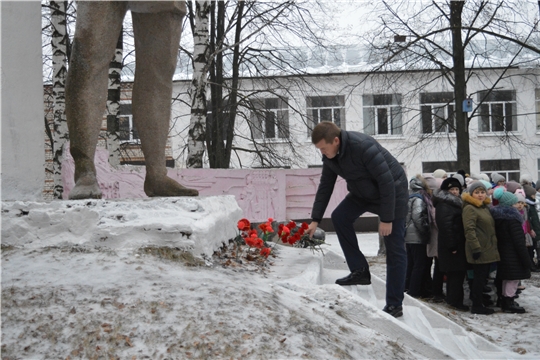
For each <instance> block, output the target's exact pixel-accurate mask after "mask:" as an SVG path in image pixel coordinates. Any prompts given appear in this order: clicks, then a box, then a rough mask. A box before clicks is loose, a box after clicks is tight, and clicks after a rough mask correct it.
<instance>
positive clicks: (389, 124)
mask: <svg viewBox="0 0 540 360" xmlns="http://www.w3.org/2000/svg"><path fill="white" fill-rule="evenodd" d="M362 100H363V105H364V132H365V133H366V134H368V135H401V134H402V133H403V132H402V119H401V94H382V95H363V96H362Z"/></svg>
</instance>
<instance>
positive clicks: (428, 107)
mask: <svg viewBox="0 0 540 360" xmlns="http://www.w3.org/2000/svg"><path fill="white" fill-rule="evenodd" d="M428 97H432V98H437V97H440V99H426V98H428ZM445 98H446V99H448V100H447V101H445V100H444V99H445ZM430 100H431V101H430ZM436 100H438V101H436ZM434 109H435V110H443V111H444V115H443V117H440V116H439V115H438V114H437V113H436V112H434ZM428 111H429V114H430V115H429V116H430V119H429V120H430V125H431V126H430V131H429V132H428V131H426V129H427V121H426V114H427V112H428ZM455 114H456V113H455V101H454V94H453V93H452V92H429V93H421V94H420V123H421V124H420V125H421V129H422V131H421V133H422V134H434V135H442V134H447V135H448V134H454V135H455V133H456V116H455ZM439 124H440V125H439ZM443 128H444V130H443V131H441V129H443Z"/></svg>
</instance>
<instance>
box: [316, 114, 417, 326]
mask: <svg viewBox="0 0 540 360" xmlns="http://www.w3.org/2000/svg"><path fill="white" fill-rule="evenodd" d="M311 141H312V142H313V144H314V145H315V147H317V148H318V149H319V150H320V151H321V153H322V155H323V158H322V160H323V169H322V174H321V181H320V184H319V188H318V189H317V194H316V195H315V202H314V204H313V209H312V211H311V218H312V220H313V221H312V222H311V224H310V225H309V229H308V233H309V234H310V235H312V234H313V232H314V231H315V229H316V228H317V225H318V224H319V222H320V221H321V220H322V218H323V215H324V212H325V210H326V207H327V205H328V202H329V201H330V197H331V196H332V192H333V190H334V184H335V183H336V179H337V177H338V175H339V176H341V177H342V178H343V179H345V181H346V182H347V190H349V194H347V196H346V197H345V199H343V201H342V202H341V203H340V204H339V205H338V206H337V207H336V209H335V210H334V211H333V213H332V223H333V225H334V228H335V230H336V234H337V236H338V239H339V243H340V245H341V248H342V249H343V253H344V254H345V259H346V261H347V265H348V267H349V270H350V271H351V274H349V275H348V276H346V277H344V278H341V279H338V280H336V284H339V285H369V284H371V275H370V273H369V265H368V263H367V260H366V258H365V256H364V254H362V252H361V251H360V248H359V246H358V239H357V238H356V232H355V231H354V226H353V224H354V222H355V221H356V219H358V217H359V216H360V215H362V214H363V213H365V212H371V213H374V214H377V215H379V218H380V224H379V234H380V235H382V236H384V242H385V245H386V256H387V259H386V264H387V279H386V306H385V307H384V309H383V310H384V311H386V312H387V313H389V314H390V315H392V316H394V317H399V316H402V315H403V309H402V303H403V291H404V289H405V274H406V269H407V253H406V251H405V242H404V236H405V218H406V216H407V201H408V198H409V197H408V182H407V177H406V175H405V172H404V171H403V168H402V167H401V165H400V164H399V162H398V161H397V160H396V159H395V158H394V157H393V156H392V155H391V154H390V153H389V152H388V151H387V150H386V149H385V148H383V147H382V146H381V145H380V144H379V143H378V142H377V141H376V140H375V139H373V138H372V137H371V136H368V135H365V134H362V133H359V132H355V131H345V130H341V129H340V128H339V127H337V126H336V125H335V124H334V123H331V122H321V123H319V124H318V125H317V126H315V128H314V129H313V132H312V134H311Z"/></svg>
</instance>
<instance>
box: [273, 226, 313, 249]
mask: <svg viewBox="0 0 540 360" xmlns="http://www.w3.org/2000/svg"><path fill="white" fill-rule="evenodd" d="M308 228H309V225H308V224H307V223H305V222H303V223H302V224H300V226H298V225H297V224H296V222H294V221H290V222H289V223H288V224H279V227H278V236H279V238H280V239H281V241H282V242H283V243H284V244H290V245H292V246H294V247H300V248H307V247H309V248H311V250H317V251H319V250H320V251H322V249H321V247H320V245H321V244H324V240H318V239H314V238H310V237H309V234H307V233H306V230H307V229H308Z"/></svg>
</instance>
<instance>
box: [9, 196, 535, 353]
mask: <svg viewBox="0 0 540 360" xmlns="http://www.w3.org/2000/svg"><path fill="white" fill-rule="evenodd" d="M220 201H222V200H212V199H211V198H207V199H200V200H195V201H194V203H192V204H191V205H190V206H186V205H185V203H184V202H183V201H180V204H177V203H174V204H177V206H176V207H175V208H173V205H171V202H170V201H168V200H156V201H154V202H153V203H152V202H151V201H150V204H153V205H152V206H153V207H154V209H151V211H150V210H149V209H148V207H150V208H152V206H147V205H148V204H149V202H148V201H146V203H145V204H146V205H145V206H142V205H140V203H138V202H135V203H134V202H130V201H125V202H122V201H119V202H109V205H107V206H105V205H104V203H103V202H99V201H98V202H97V203H96V202H88V203H81V202H62V204H63V205H62V206H65V205H67V206H70V208H69V209H70V210H72V211H74V213H73V214H77V213H78V214H79V215H80V217H75V216H74V215H73V214H71V215H69V218H70V219H71V220H70V221H64V222H62V221H60V220H59V218H60V215H59V214H61V213H62V211H65V212H66V213H70V211H69V210H68V208H62V209H60V207H58V204H54V205H40V206H35V205H34V206H27V207H26V208H24V206H25V205H24V204H22V205H21V204H18V205H16V206H15V205H14V204H11V203H10V204H7V203H3V209H2V210H3V216H2V264H1V267H2V347H1V351H2V359H41V358H64V359H66V358H70V359H77V358H85V359H86V358H88V359H101V358H103V359H105V358H119V359H143V358H149V359H160V358H161V359H167V358H169V359H184V358H192V359H203V358H204V359H214V358H215V359H220V358H228V359H229V358H235V359H236V358H252V359H260V358H262V359H264V358H267V359H292V358H307V359H331V358H350V359H361V358H362V359H364V358H370V359H373V358H379V359H386V358H404V359H416V358H540V350H539V349H538V346H537V344H538V339H539V338H540V326H538V323H539V318H540V316H539V315H540V308H539V306H540V290H539V281H540V276H539V275H538V274H537V273H535V274H533V279H531V280H526V281H524V282H523V283H524V285H525V286H526V287H527V288H526V289H525V290H524V291H523V293H522V294H521V296H520V298H519V299H518V302H519V303H520V304H521V305H522V306H524V307H525V308H526V309H527V311H528V312H527V313H526V314H521V315H519V314H504V313H502V312H500V311H497V312H496V313H495V314H494V315H491V316H481V315H473V314H471V313H468V312H466V313H461V312H455V311H452V310H450V309H449V308H447V307H446V306H445V305H443V304H434V303H427V302H423V301H419V300H416V299H412V298H410V297H408V296H406V301H405V306H404V313H405V314H404V316H403V317H401V318H399V319H394V318H392V317H390V316H388V315H387V314H385V313H383V312H382V311H381V310H380V309H381V308H382V306H384V277H385V276H384V269H385V267H384V258H382V257H377V255H376V254H377V250H378V240H377V235H376V234H372V233H368V234H359V235H358V238H359V241H360V247H361V249H362V250H363V251H364V252H365V254H366V255H367V256H369V261H370V266H371V271H372V274H373V284H372V285H370V286H350V287H340V286H338V285H335V284H334V283H333V282H334V280H335V278H336V277H340V276H344V275H346V274H347V273H348V272H347V270H346V266H345V264H344V261H343V257H342V253H341V250H340V247H339V244H338V243H337V239H336V236H335V235H334V234H327V239H326V242H327V245H323V250H324V253H325V255H324V256H323V255H322V254H321V253H320V252H312V251H311V250H310V249H298V248H292V247H287V246H283V245H276V246H275V249H274V250H275V252H274V256H270V257H269V258H268V260H267V264H266V266H249V264H246V263H244V264H241V265H235V266H233V265H228V266H224V265H223V262H222V261H221V259H220V258H219V257H218V256H213V257H210V256H207V257H206V258H205V260H201V259H199V258H194V257H191V256H189V253H185V252H182V251H180V250H174V249H173V250H171V251H169V252H163V251H161V250H163V249H165V248H167V247H169V246H174V245H173V244H174V236H177V237H178V238H182V239H181V240H180V242H179V243H181V244H183V245H186V244H187V246H191V247H192V248H193V249H198V250H200V249H206V248H207V247H205V246H204V244H193V241H194V239H196V241H198V242H206V243H209V244H215V241H216V240H215V239H219V238H221V237H223V236H228V231H230V227H231V226H232V228H233V229H234V227H235V225H236V220H232V221H231V220H230V219H232V218H236V215H237V213H236V212H235V211H231V212H230V213H229V214H226V215H224V216H225V218H228V219H229V222H230V223H231V224H225V223H224V222H223V220H224V219H222V218H219V216H218V217H216V218H215V219H214V220H215V221H219V222H220V224H222V225H221V226H217V227H216V226H215V227H212V226H211V224H210V223H208V224H207V226H206V228H207V229H206V231H203V230H201V229H199V230H197V229H195V227H196V226H199V227H200V226H201V225H203V224H205V220H204V219H203V218H204V214H205V211H207V210H208V209H210V210H208V214H207V215H206V216H210V217H211V216H214V214H215V213H219V212H220V211H222V209H221V207H222V206H224V205H226V202H225V203H223V202H220ZM217 202H220V203H219V204H217ZM81 204H90V205H84V206H82V205H81ZM92 204H93V205H92ZM135 204H139V206H135ZM47 206H49V207H50V206H53V208H49V210H47V209H46V208H47ZM85 206H86V207H88V208H91V211H87V210H83V208H84V207H85ZM111 206H112V208H114V212H113V211H112V210H110V209H111ZM23 208H24V209H23ZM74 208H75V210H73V209H74ZM17 209H18V210H17ZM38 209H42V210H41V211H42V213H39V212H40V211H38ZM77 209H78V210H77ZM100 209H101V210H100ZM103 209H105V210H106V211H105V210H103ZM173 209H174V211H172V210H173ZM6 210H9V212H6ZM18 211H19V212H20V213H17V212H18ZM33 212H34V214H33ZM14 213H15V214H14ZM46 213H48V215H47V216H48V217H47V216H45V215H44V214H46ZM96 213H97V215H96ZM100 214H101V215H100ZM197 214H198V215H197ZM31 216H34V220H33V224H34V225H35V227H36V228H35V229H34V230H32V229H31V228H30V225H29V224H30V223H32V222H31V221H29V218H30V217H31ZM55 216H56V217H55ZM93 216H94V217H93ZM171 216H173V217H174V216H177V217H178V219H190V220H189V221H185V222H182V221H183V220H178V221H179V222H181V223H182V224H183V225H182V227H175V226H174V221H171V219H172V218H171ZM77 219H78V221H79V226H85V227H87V228H88V227H89V228H91V229H92V228H93V227H94V228H93V230H92V231H90V233H87V232H83V231H82V229H80V228H78V227H74V226H73V221H75V220H77ZM89 219H90V220H89ZM92 219H93V220H92ZM107 219H108V220H107ZM112 219H117V220H118V221H121V222H122V224H123V225H122V226H119V225H118V224H115V225H114V227H111V226H112V225H110V224H109V223H110V222H111V221H112ZM136 219H138V220H136ZM143 220H144V221H143ZM137 221H138V222H137ZM48 222H49V223H48ZM52 222H54V225H52ZM70 222H71V225H70ZM108 222H109V223H108ZM47 224H51V225H49V226H47ZM150 224H153V225H150ZM160 224H165V225H166V229H167V231H164V230H163V226H161V227H160ZM107 226H109V227H108V228H106V229H105V228H104V227H107ZM118 226H119V227H118ZM77 229H78V230H77ZM45 230H47V231H45ZM32 231H34V232H35V233H39V234H41V236H42V238H41V239H40V240H39V241H37V240H35V239H34V240H31V235H30V233H31V232H32ZM190 232H191V234H192V235H191V236H192V239H191V243H190V242H189V241H187V240H186V239H185V237H186V236H185V234H186V233H190ZM66 233H68V234H70V235H69V236H68V235H66ZM91 233H99V234H101V235H100V236H98V237H95V236H94V237H93V235H92V234H91ZM104 233H107V239H104V235H103V234H104ZM182 233H183V234H182ZM74 234H75V235H74ZM115 234H117V236H119V237H121V241H115V239H114V237H115V236H116V235H115ZM160 234H161V238H160ZM174 234H176V235H174ZM45 235H46V236H45ZM17 237H18V238H20V239H25V241H24V242H19V243H17V242H16V241H15V239H16V238H17ZM5 239H11V240H10V241H7V242H6V241H4V240H5ZM58 239H62V241H58ZM76 239H79V241H76ZM160 239H161V243H159V241H160ZM155 242H157V243H159V246H160V247H158V248H155V249H151V248H148V247H145V246H148V245H151V244H153V243H155ZM160 251H161V252H160ZM497 310H499V309H497Z"/></svg>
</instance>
